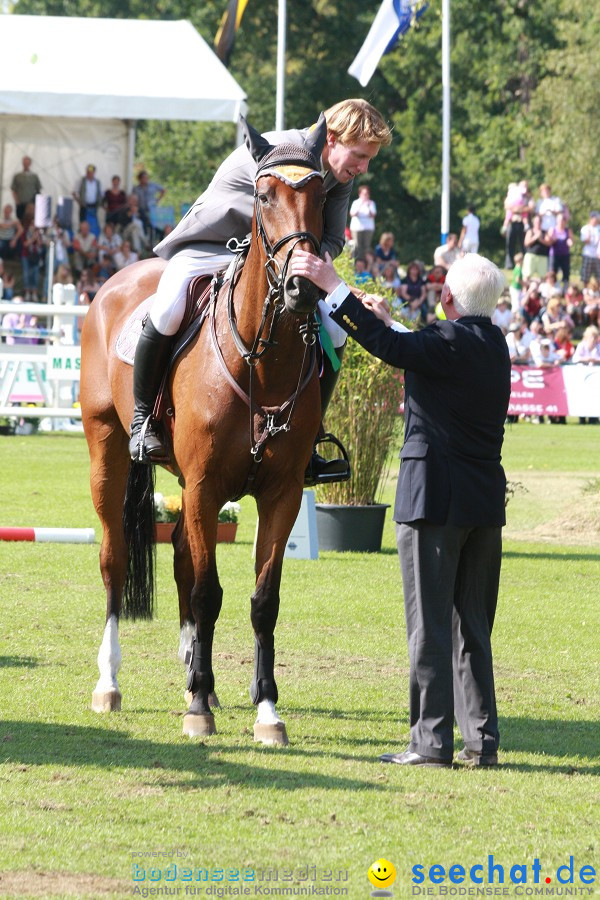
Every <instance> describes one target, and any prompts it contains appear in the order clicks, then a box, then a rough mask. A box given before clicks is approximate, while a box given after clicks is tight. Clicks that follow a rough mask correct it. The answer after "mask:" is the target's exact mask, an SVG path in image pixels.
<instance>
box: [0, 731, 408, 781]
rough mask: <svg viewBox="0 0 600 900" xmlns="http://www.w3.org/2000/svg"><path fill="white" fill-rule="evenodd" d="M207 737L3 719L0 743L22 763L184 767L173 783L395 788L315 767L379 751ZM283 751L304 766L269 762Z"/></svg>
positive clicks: (10, 758) (6, 755) (8, 756)
mask: <svg viewBox="0 0 600 900" xmlns="http://www.w3.org/2000/svg"><path fill="white" fill-rule="evenodd" d="M214 740H215V739H214V738H212V739H209V741H207V742H204V741H190V742H189V743H187V742H186V743H185V744H161V743H158V742H156V741H151V740H138V739H136V738H132V737H130V736H129V735H127V734H123V732H120V731H112V730H110V729H105V728H95V727H88V726H80V725H63V724H53V723H46V722H19V721H15V720H13V721H5V722H3V723H2V726H1V727H0V743H1V744H2V756H3V761H4V762H5V763H13V764H18V765H24V766H29V765H31V766H39V765H55V766H97V767H98V768H100V769H123V768H128V769H164V770H168V771H170V772H179V773H182V774H183V773H186V774H187V775H188V777H187V778H186V779H185V782H181V781H177V782H171V786H186V787H187V788H188V789H189V788H191V787H198V788H203V789H207V788H219V787H222V786H223V785H226V784H240V785H247V784H249V783H252V785H253V786H255V787H268V788H272V787H274V786H276V787H277V788H279V789H280V790H286V791H297V790H305V789H306V788H312V789H321V790H328V791H332V790H334V791H335V790H340V791H352V790H359V791H364V790H365V788H368V789H369V790H371V791H377V792H378V793H386V792H388V791H392V790H395V788H394V787H393V786H390V787H388V786H386V785H385V784H379V783H375V784H374V783H373V782H372V780H371V779H370V778H368V779H358V778H345V777H340V776H336V775H332V774H330V773H320V772H317V771H315V762H314V760H315V757H322V758H324V759H328V758H331V756H332V755H340V756H341V758H344V759H348V758H352V759H353V760H355V761H359V762H360V761H361V760H365V761H368V762H376V761H377V755H376V752H375V751H374V754H373V756H371V755H369V756H368V757H364V758H363V757H349V756H348V754H344V755H341V754H331V753H327V752H325V751H322V750H317V751H311V750H302V749H301V748H297V747H289V748H287V749H286V750H282V749H279V748H270V747H263V746H259V745H256V744H253V743H252V738H251V736H250V735H248V737H247V740H248V744H247V745H244V746H235V747H231V746H229V745H225V744H219V743H217V742H213V741H214ZM244 752H245V753H247V754H248V755H249V756H250V758H249V759H248V761H247V762H245V763H240V762H233V761H231V760H228V759H227V757H226V754H227V753H234V754H236V755H237V754H239V753H244ZM281 753H285V754H286V756H287V757H288V758H289V757H290V756H293V758H294V760H297V762H298V763H299V764H301V765H302V766H303V768H302V769H301V770H299V769H295V770H293V771H292V770H285V769H274V768H273V766H272V765H270V764H269V763H270V762H271V759H272V757H273V756H274V755H277V754H281Z"/></svg>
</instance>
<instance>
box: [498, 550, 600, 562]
mask: <svg viewBox="0 0 600 900" xmlns="http://www.w3.org/2000/svg"><path fill="white" fill-rule="evenodd" d="M502 558H503V559H549V560H552V562H557V561H559V560H562V561H563V562H600V553H585V552H583V553H579V552H577V550H571V551H569V552H566V551H560V552H556V551H554V550H531V551H526V550H504V551H503V553H502Z"/></svg>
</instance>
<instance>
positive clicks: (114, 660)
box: [96, 616, 121, 691]
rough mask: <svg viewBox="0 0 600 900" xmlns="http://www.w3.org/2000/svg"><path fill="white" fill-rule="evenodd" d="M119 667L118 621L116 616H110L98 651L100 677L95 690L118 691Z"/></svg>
mask: <svg viewBox="0 0 600 900" xmlns="http://www.w3.org/2000/svg"><path fill="white" fill-rule="evenodd" d="M120 668H121V648H120V646H119V623H118V621H117V617H116V616H110V618H109V620H108V622H107V623H106V627H105V629H104V637H103V638H102V643H101V644H100V650H99V651H98V670H99V672H100V678H99V679H98V684H97V685H96V691H118V690H119V686H118V685H117V672H118V671H119V669H120Z"/></svg>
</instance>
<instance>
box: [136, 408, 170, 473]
mask: <svg viewBox="0 0 600 900" xmlns="http://www.w3.org/2000/svg"><path fill="white" fill-rule="evenodd" d="M151 418H152V417H151V416H148V417H147V418H146V419H145V420H144V422H143V424H142V427H141V428H140V430H139V432H138V434H137V436H136V441H135V445H134V446H133V447H132V442H133V438H134V435H132V440H130V441H129V455H130V456H131V459H132V461H133V462H135V463H140V464H142V465H147V466H151V465H154V463H158V464H160V463H164V462H168V461H169V454H168V452H167V450H166V448H165V446H164V444H163V442H162V440H161V439H160V435H159V433H158V431H156V430H154V429H153V428H152V429H151V432H150V433H151V434H152V435H153V436H154V437H155V438H156V440H157V442H158V443H159V444H160V448H161V450H162V453H158V454H157V453H148V451H147V450H146V434H147V432H148V428H150V427H151V425H150V420H151Z"/></svg>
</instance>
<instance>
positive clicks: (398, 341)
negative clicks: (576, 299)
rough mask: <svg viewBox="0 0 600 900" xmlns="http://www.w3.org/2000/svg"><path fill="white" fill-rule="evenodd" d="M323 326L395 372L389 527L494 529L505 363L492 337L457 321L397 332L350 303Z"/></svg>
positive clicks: (489, 329) (496, 335) (491, 329)
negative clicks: (395, 443) (398, 411)
mask: <svg viewBox="0 0 600 900" xmlns="http://www.w3.org/2000/svg"><path fill="white" fill-rule="evenodd" d="M332 318H333V319H334V320H335V321H336V322H338V323H339V324H340V325H341V326H342V327H343V328H344V329H345V330H346V331H347V332H348V333H349V334H351V335H352V337H353V338H354V339H355V340H357V341H358V342H359V344H362V346H363V347H365V349H366V350H368V351H369V352H370V353H372V354H374V355H375V356H377V357H379V358H380V359H382V360H383V361H384V362H387V363H389V364H390V365H392V366H397V367H398V368H401V369H404V370H405V374H404V381H405V394H406V396H405V426H404V446H403V447H402V450H401V452H400V458H401V460H402V463H401V466H400V475H399V476H398V486H397V491H396V502H395V506H394V520H395V521H396V522H415V521H417V520H418V519H426V520H427V521H429V522H431V523H432V524H435V525H457V526H461V527H470V526H478V525H504V524H505V512H504V502H505V490H506V479H505V476H504V470H503V469H502V466H501V464H500V458H501V457H500V454H501V449H502V441H503V438H504V421H505V419H506V412H507V409H508V401H509V398H510V359H509V355H508V347H507V345H506V339H505V337H504V335H503V334H502V332H501V331H500V329H499V328H498V327H497V326H496V325H493V324H492V321H491V319H489V318H484V317H479V316H463V317H462V318H460V319H458V320H456V321H438V322H435V323H433V324H432V325H428V326H427V327H426V328H424V329H423V330H422V331H414V332H406V333H404V332H398V331H394V330H393V329H391V328H388V327H387V326H386V325H385V324H384V323H383V322H382V321H381V320H379V319H377V318H376V316H375V315H373V313H371V312H370V311H369V310H367V309H365V307H364V306H362V304H361V303H360V302H359V301H358V300H357V299H356V298H355V297H354V296H353V295H352V294H350V295H349V296H348V297H347V298H346V299H345V300H344V301H343V303H342V304H341V305H339V306H338V307H337V309H336V310H335V311H334V312H333V313H332Z"/></svg>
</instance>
